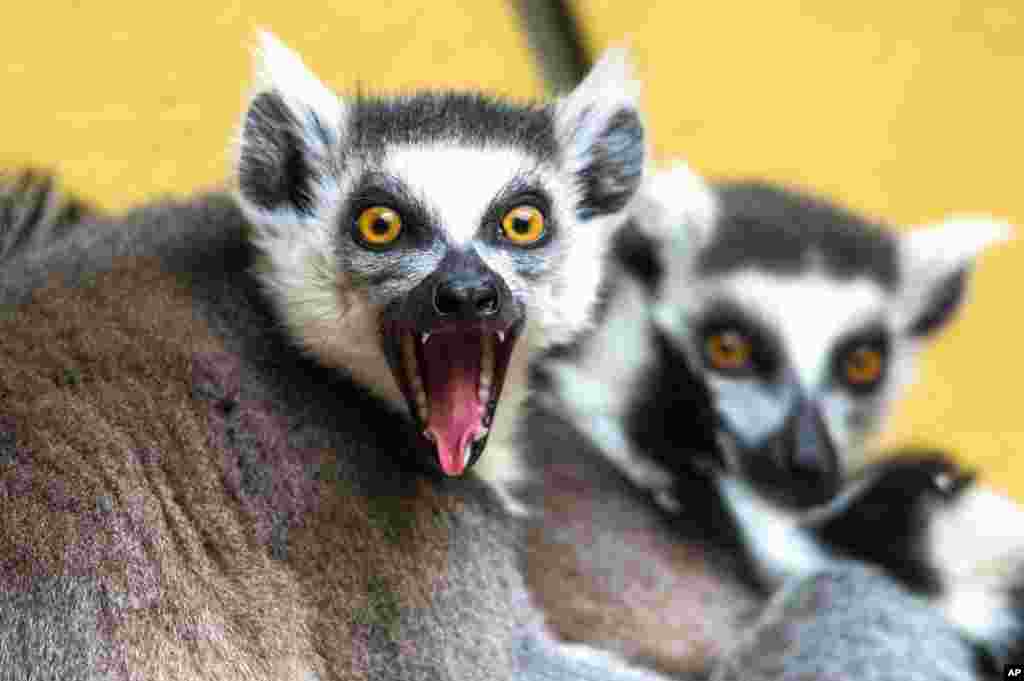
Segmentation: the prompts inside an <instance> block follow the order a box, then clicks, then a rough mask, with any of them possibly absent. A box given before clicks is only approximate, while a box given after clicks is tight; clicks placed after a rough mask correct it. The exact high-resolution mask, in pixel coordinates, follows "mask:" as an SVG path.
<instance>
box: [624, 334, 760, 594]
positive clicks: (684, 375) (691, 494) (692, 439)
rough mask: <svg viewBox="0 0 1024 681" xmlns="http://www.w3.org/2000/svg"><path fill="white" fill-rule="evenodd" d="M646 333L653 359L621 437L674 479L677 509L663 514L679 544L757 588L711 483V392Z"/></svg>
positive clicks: (715, 452) (716, 465) (661, 340)
mask: <svg viewBox="0 0 1024 681" xmlns="http://www.w3.org/2000/svg"><path fill="white" fill-rule="evenodd" d="M652 333H653V334H654V335H653V338H654V343H655V346H656V353H657V357H658V360H657V361H656V362H654V364H653V365H652V367H651V368H650V369H649V370H648V379H647V380H646V381H645V382H644V383H643V384H644V385H647V386H648V390H646V391H644V392H643V393H641V394H639V395H637V399H636V400H635V401H634V403H633V404H631V405H630V408H629V412H628V414H627V416H626V431H627V434H628V437H629V438H630V441H631V442H632V443H633V444H634V445H635V446H636V451H637V452H638V454H640V455H642V456H646V457H648V458H650V459H651V460H652V461H654V462H655V463H657V464H658V465H659V466H661V467H662V468H664V469H665V470H667V471H669V472H670V473H671V474H672V476H673V478H674V479H673V489H672V492H673V495H674V497H675V498H676V500H678V502H679V503H680V505H681V508H680V509H679V510H678V511H675V512H671V513H670V512H667V511H665V512H664V513H665V515H666V517H667V518H669V520H670V522H671V523H672V526H673V529H674V530H675V531H676V532H678V533H679V534H680V535H681V536H682V537H683V538H685V539H686V540H689V541H696V542H699V543H701V544H705V545H707V546H712V547H715V549H716V551H715V554H716V560H717V561H720V562H721V564H722V567H723V569H725V570H727V571H728V572H729V573H730V574H732V575H734V576H735V577H736V578H737V579H739V580H740V581H741V582H743V583H744V584H746V585H748V586H751V587H755V588H759V589H760V588H763V587H764V586H765V585H764V584H763V583H762V582H761V580H760V578H759V577H758V574H759V573H758V570H757V569H756V565H755V562H754V559H753V557H752V556H751V554H750V552H749V550H748V549H747V546H746V544H745V542H744V540H743V535H742V532H741V531H740V528H739V526H738V525H737V523H736V520H735V518H734V517H733V515H732V514H731V513H730V512H729V510H728V504H727V503H726V501H725V499H723V498H722V496H721V494H720V493H719V491H718V487H717V485H716V484H715V482H714V476H715V475H716V474H717V471H720V470H722V469H723V468H724V466H725V462H724V457H723V455H722V452H721V449H720V448H719V445H718V442H717V438H716V430H717V428H719V427H720V423H719V419H718V416H717V415H716V413H715V409H714V406H713V402H712V395H711V392H710V390H709V388H708V387H707V386H706V385H705V384H704V383H703V381H701V380H700V378H699V377H698V375H697V374H696V373H695V372H694V371H693V369H692V368H691V367H690V365H689V362H688V361H687V359H686V357H685V355H683V353H682V352H681V351H679V350H678V349H676V347H675V346H674V345H673V344H672V341H671V340H670V339H669V338H668V337H667V336H665V335H664V334H662V333H661V332H658V331H652ZM651 503H654V500H653V499H651ZM659 508H660V505H659Z"/></svg>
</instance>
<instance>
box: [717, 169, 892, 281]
mask: <svg viewBox="0 0 1024 681" xmlns="http://www.w3.org/2000/svg"><path fill="white" fill-rule="evenodd" d="M715 190H716V193H717V195H718V198H719V210H720V212H719V217H718V222H717V225H716V227H715V230H714V231H713V233H712V235H711V237H710V243H708V244H707V246H706V247H705V248H704V249H703V251H702V252H701V254H700V256H699V258H698V261H697V267H698V270H699V271H700V272H701V273H702V274H705V275H715V274H723V273H727V272H730V271H733V270H736V269H739V268H756V269H760V270H764V271H767V272H771V273H774V274H798V273H801V272H804V271H805V270H806V269H808V268H809V267H813V266H820V267H822V268H823V269H824V270H825V271H826V272H827V273H828V274H829V275H831V276H832V277H834V278H836V279H853V278H858V277H866V278H869V279H872V280H874V281H875V282H877V283H878V284H879V285H880V286H882V287H883V288H885V289H886V290H889V291H892V290H895V289H896V288H897V287H898V286H899V284H900V269H899V251H898V248H897V241H896V237H895V236H894V235H893V234H892V233H891V232H889V231H888V230H886V229H884V228H883V227H882V225H879V224H875V223H871V222H868V221H866V220H864V219H862V218H860V217H858V216H856V215H854V214H853V213H850V212H849V211H847V210H845V209H844V208H841V207H839V206H836V205H834V204H831V203H828V202H826V201H824V200H822V199H819V198H817V197H812V196H809V195H806V194H802V193H800V192H797V191H792V190H787V189H782V188H779V187H775V186H771V185H767V184H760V183H756V182H737V183H722V184H719V185H716V187H715Z"/></svg>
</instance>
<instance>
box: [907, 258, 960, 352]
mask: <svg viewBox="0 0 1024 681" xmlns="http://www.w3.org/2000/svg"><path fill="white" fill-rule="evenodd" d="M968 272H969V270H968V269H967V268H964V269H962V270H960V271H958V272H955V273H953V274H951V275H949V276H948V277H946V278H945V279H943V280H942V281H941V282H939V283H938V284H937V285H936V286H935V287H934V289H933V290H932V291H931V292H930V298H931V299H930V300H929V301H928V305H927V307H926V308H925V309H924V310H923V311H922V312H921V314H920V315H919V316H918V318H917V319H916V320H915V321H914V323H913V324H912V325H911V326H910V333H911V334H912V335H914V336H927V335H930V334H933V333H935V332H936V331H938V330H939V329H941V328H942V327H943V326H945V325H946V324H947V323H948V322H949V321H950V319H952V317H953V314H954V313H955V312H956V310H957V308H959V307H960V303H962V302H963V300H964V293H965V292H966V290H967V275H968Z"/></svg>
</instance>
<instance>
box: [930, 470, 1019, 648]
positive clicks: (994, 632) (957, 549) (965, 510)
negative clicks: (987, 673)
mask: <svg viewBox="0 0 1024 681" xmlns="http://www.w3.org/2000/svg"><path fill="white" fill-rule="evenodd" d="M928 545H929V548H930V552H931V556H932V559H933V564H934V565H937V566H940V569H941V574H942V580H943V591H944V595H943V596H942V597H941V607H942V608H943V610H944V611H945V613H946V616H947V617H949V618H950V619H951V620H952V621H953V622H955V623H956V624H958V625H959V626H960V627H962V628H963V629H965V630H966V631H967V632H968V633H969V634H970V635H971V636H973V637H974V638H976V639H978V640H981V641H987V642H990V643H995V644H996V645H999V644H1001V643H1004V642H1006V641H1009V640H1010V638H1011V637H1012V636H1015V635H1019V634H1020V631H1019V627H1020V623H1019V622H1018V621H1017V619H1016V617H1015V613H1014V612H1013V611H1012V609H1011V607H1012V603H1011V600H1010V591H1011V589H1014V588H1019V587H1020V584H1021V582H1022V580H1024V510H1022V509H1021V508H1020V507H1019V506H1017V505H1016V504H1015V503H1013V502H1012V501H1011V500H1009V499H1007V498H1006V497H1003V496H1001V495H999V494H996V493H995V492H992V491H990V490H986V489H980V488H979V489H973V490H969V491H967V492H966V493H965V494H964V495H963V497H962V498H961V499H959V500H958V501H957V502H956V503H955V504H953V505H952V506H951V507H949V508H948V509H943V510H942V511H940V512H939V513H938V514H937V515H936V517H935V518H934V520H933V521H932V524H931V526H930V532H929V535H928Z"/></svg>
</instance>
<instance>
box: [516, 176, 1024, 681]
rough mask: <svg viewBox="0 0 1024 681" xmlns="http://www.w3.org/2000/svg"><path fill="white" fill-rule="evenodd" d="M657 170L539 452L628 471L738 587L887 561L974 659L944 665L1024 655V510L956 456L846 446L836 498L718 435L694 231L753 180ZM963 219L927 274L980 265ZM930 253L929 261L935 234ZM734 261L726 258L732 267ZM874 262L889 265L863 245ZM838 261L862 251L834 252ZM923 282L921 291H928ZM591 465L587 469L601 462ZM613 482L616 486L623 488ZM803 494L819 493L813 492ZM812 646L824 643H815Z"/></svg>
mask: <svg viewBox="0 0 1024 681" xmlns="http://www.w3.org/2000/svg"><path fill="white" fill-rule="evenodd" d="M659 181H660V184H659ZM653 184H654V185H655V187H656V191H652V190H651V185H648V187H647V188H646V190H647V191H646V192H644V191H643V190H642V193H641V198H640V201H639V202H638V204H637V206H638V209H637V211H636V215H637V216H638V217H639V219H640V220H646V221H644V222H635V223H633V224H631V225H628V226H627V227H625V228H624V229H623V230H622V231H621V232H620V234H619V239H618V242H617V245H616V249H615V257H614V260H615V261H616V264H615V271H616V272H617V273H618V276H617V277H616V278H615V279H614V280H613V281H612V283H611V285H610V294H609V297H608V300H606V301H605V307H604V315H605V318H604V320H603V323H602V325H601V326H600V328H599V329H598V330H597V331H596V333H595V334H593V335H592V336H590V337H588V338H587V340H586V341H585V342H583V343H582V344H581V345H579V346H578V347H575V348H572V349H570V350H567V351H566V352H563V353H561V354H560V355H558V356H556V357H554V358H552V359H551V361H549V362H548V363H547V364H546V365H545V366H543V367H542V368H541V370H539V371H538V372H537V378H538V385H540V386H542V389H541V390H540V391H539V396H538V400H537V403H536V405H535V409H534V410H533V412H532V413H531V414H530V416H529V417H528V419H527V422H526V424H525V426H524V428H523V433H524V440H525V446H524V451H525V456H526V458H527V461H528V466H530V465H532V466H535V467H537V469H538V470H542V471H543V470H545V469H548V470H554V469H557V468H559V467H560V466H561V467H567V468H568V469H573V470H580V471H586V470H587V469H590V471H591V472H590V474H589V475H590V476H591V481H592V483H593V486H594V488H595V489H597V488H599V487H601V486H602V485H604V483H602V482H600V480H604V479H607V476H608V475H614V476H621V477H622V479H623V480H624V481H628V486H629V488H630V489H632V490H633V492H632V494H634V495H635V498H636V503H637V504H639V505H638V506H637V508H640V507H641V506H644V505H649V506H651V507H657V508H658V509H660V511H659V512H660V513H661V514H663V516H664V518H665V521H666V522H667V523H668V524H669V525H670V526H671V528H672V531H673V532H674V533H675V534H676V536H677V538H678V541H680V542H683V543H686V544H688V545H692V546H701V547H704V548H705V549H706V550H707V555H709V556H710V557H711V558H710V559H709V560H711V562H712V564H713V565H715V566H717V567H715V568H713V570H714V571H715V573H716V574H717V575H718V576H719V577H720V579H721V581H722V584H723V585H725V584H734V585H735V584H743V585H746V586H748V587H749V588H751V589H753V590H754V592H756V593H760V594H762V597H766V596H767V595H768V594H771V593H773V592H774V591H775V590H776V589H778V588H779V587H780V586H782V585H783V584H787V583H792V582H793V581H794V580H800V579H807V578H809V577H811V576H813V575H815V574H818V573H820V572H822V571H829V570H834V569H837V568H841V566H843V565H846V564H848V562H849V561H854V562H856V563H863V564H866V565H869V566H871V567H872V568H874V569H879V570H881V571H882V572H883V573H884V574H886V575H888V577H889V578H891V579H893V580H895V581H896V582H898V583H899V584H900V585H902V587H903V588H904V589H906V590H908V591H909V592H910V593H911V594H914V596H915V597H920V598H924V599H925V600H926V602H927V603H930V604H931V605H932V606H933V609H934V612H936V613H941V614H942V616H943V617H944V620H945V621H947V622H949V623H951V624H952V625H953V626H954V627H955V628H956V630H957V631H958V632H959V635H960V636H961V637H962V640H963V641H964V642H965V645H967V646H969V647H970V650H971V651H972V655H971V659H972V660H973V662H972V665H973V667H972V668H971V669H961V673H962V675H960V676H955V675H954V676H951V677H948V678H981V677H983V676H984V675H985V674H987V673H990V672H991V670H994V669H996V667H997V665H1001V664H1002V663H1004V662H1008V661H1013V660H1020V659H1021V656H1022V655H1024V512H1022V510H1021V509H1020V508H1019V507H1017V506H1016V505H1015V504H1014V503H1012V502H1011V501H1010V500H1008V499H1006V498H1004V497H1002V496H1001V495H998V494H996V493H995V492H992V491H989V490H987V489H984V488H982V487H980V486H979V485H978V484H976V483H975V480H974V476H973V475H972V474H971V473H969V472H966V471H964V470H962V469H961V468H960V467H959V466H958V465H957V464H956V463H955V462H954V460H953V459H952V458H951V457H950V456H949V455H947V454H944V453H941V452H934V451H917V452H901V453H899V455H897V456H893V457H891V458H886V459H885V460H884V461H881V462H879V463H876V464H873V465H864V464H863V460H862V459H861V457H862V456H863V453H862V452H861V451H860V450H859V449H857V448H855V447H850V448H848V450H847V451H845V452H843V454H844V456H843V459H842V460H843V463H844V465H843V468H842V470H841V480H840V483H839V486H838V491H837V492H836V493H835V494H818V493H816V492H814V491H813V490H810V492H811V493H810V494H805V493H807V492H808V490H806V489H800V488H801V487H804V486H806V484H807V483H806V481H805V480H803V479H800V478H798V477H795V476H794V477H793V478H792V479H791V480H790V485H791V486H792V487H793V488H795V489H793V490H786V489H784V487H785V479H783V480H782V482H781V483H780V482H779V480H778V479H777V478H776V479H775V481H774V482H773V486H772V487H770V488H768V489H766V488H765V487H764V485H763V481H762V480H759V479H756V478H752V477H751V476H750V475H749V474H748V471H749V470H750V469H749V468H748V467H747V466H743V465H737V462H736V460H735V457H736V454H735V451H734V450H731V449H730V446H729V444H730V443H729V441H728V439H729V438H728V437H726V436H725V435H724V434H723V430H724V427H723V422H724V418H725V416H724V415H723V413H722V412H721V410H720V409H719V406H718V404H717V397H718V395H717V394H716V392H715V388H714V385H713V382H711V381H709V380H708V379H707V375H706V372H705V371H703V370H701V369H698V368H696V367H695V361H699V360H697V359H696V358H695V356H694V354H693V353H692V352H691V351H690V350H691V348H690V346H689V344H688V342H687V339H686V338H684V337H683V336H684V335H685V334H686V333H687V332H688V328H687V326H686V324H685V320H686V319H687V314H686V313H687V312H689V311H690V310H687V309H686V305H687V304H689V301H690V298H689V296H690V295H691V291H690V290H689V289H690V287H691V286H692V285H693V284H694V282H693V279H692V276H693V275H692V272H693V263H694V261H695V259H699V258H700V256H701V252H702V251H701V249H702V246H701V242H700V240H699V239H695V238H694V234H695V233H697V234H701V235H704V237H706V238H707V239H709V240H713V238H714V237H713V236H707V235H713V234H714V232H715V221H716V220H717V219H719V218H718V216H720V215H722V214H728V213H729V212H730V211H734V209H735V206H730V205H722V203H720V202H721V201H729V200H736V199H737V197H743V196H749V194H747V193H746V190H744V188H743V186H742V185H736V184H730V185H726V186H718V187H710V188H709V187H707V185H705V184H704V182H703V181H702V180H700V179H699V178H698V177H696V176H695V175H693V174H692V173H691V172H690V171H689V170H688V169H685V168H676V169H674V170H673V171H672V172H671V173H667V174H663V175H662V176H660V177H658V176H656V177H655V180H654V182H653ZM750 190H751V191H753V192H774V193H777V194H778V195H779V197H780V198H779V199H776V200H775V203H776V204H777V203H778V202H779V200H783V201H789V202H790V203H789V207H790V210H791V211H792V213H791V215H792V216H795V217H797V218H802V219H804V220H808V219H812V218H813V217H814V216H815V212H816V213H817V215H818V217H821V216H822V215H828V214H830V213H829V212H830V211H835V210H837V209H834V208H832V207H831V206H830V205H829V204H827V203H825V202H823V201H820V200H819V199H809V198H808V199H802V198H800V197H799V196H798V195H792V194H790V195H787V194H786V191H785V190H782V189H778V188H771V187H766V186H764V185H751V186H750ZM787 196H788V197H790V198H787ZM669 197H671V199H670V198H669ZM723 197H725V198H723ZM801 201H804V203H802V204H801ZM755 205H756V202H755ZM748 210H749V207H748ZM832 214H834V213H832ZM850 219H851V220H855V219H857V218H856V217H855V216H851V217H850ZM818 228H819V229H820V230H822V237H823V238H830V237H829V235H828V234H827V230H828V225H827V224H819V225H818ZM964 229H966V227H961V228H950V229H949V230H947V248H946V249H945V253H944V254H943V257H939V256H938V255H937V250H935V248H936V247H935V245H932V246H931V248H932V249H933V250H932V251H931V253H932V255H933V256H935V257H933V258H932V259H931V260H930V262H931V270H930V271H929V272H928V275H929V276H931V277H936V279H938V280H941V279H942V277H941V275H942V273H943V270H942V269H941V267H942V261H943V259H945V260H946V261H947V262H949V263H951V266H953V265H955V266H956V267H957V268H963V267H967V266H968V265H969V264H970V259H971V258H972V257H973V256H974V254H975V253H977V251H978V250H980V248H979V247H978V246H977V245H971V244H979V243H981V244H983V243H985V242H984V239H985V238H986V237H985V235H984V234H981V235H980V236H979V234H978V233H977V231H976V232H975V234H974V235H973V236H970V235H968V236H965V237H963V238H962V239H961V241H960V243H961V244H964V246H963V250H962V251H960V253H962V254H963V256H962V257H959V256H957V252H956V248H957V236H956V233H957V232H958V231H961V232H962V231H964ZM982 231H983V230H982ZM996 231H997V232H998V231H999V229H998V228H997V230H996ZM990 233H991V231H990ZM846 238H847V239H849V238H850V234H849V233H848V234H847V236H846ZM880 238H884V239H892V237H887V236H881V237H880ZM978 239H982V240H983V241H981V242H979V241H977V240H978ZM704 243H705V246H704V247H706V244H707V243H708V242H707V241H705V242H704ZM737 243H740V242H739V241H737ZM893 243H894V244H895V242H893ZM909 243H911V241H910V240H907V241H905V242H904V244H909ZM749 246H750V249H751V250H750V251H749V255H748V257H747V258H746V259H745V260H744V259H743V257H742V254H737V253H731V254H729V257H730V258H734V259H735V262H733V263H731V264H730V265H729V267H730V268H736V269H744V268H754V269H756V268H757V259H758V241H757V237H756V236H752V237H751V238H750V240H749ZM878 250H884V249H883V248H880V249H878ZM864 252H865V251H862V253H864ZM906 252H907V248H906V247H904V248H903V250H902V251H901V250H899V249H895V251H894V253H895V254H896V255H897V256H900V254H902V256H901V257H906ZM921 256H922V260H927V259H928V258H927V257H926V254H925V250H924V247H922V251H921ZM727 259H728V258H726V257H721V258H720V263H724V262H725V261H726V260H727ZM909 259H910V260H911V261H913V258H912V257H911V258H909ZM869 261H870V262H876V260H872V259H871V258H865V262H869ZM776 262H778V259H776ZM906 262H907V260H902V261H901V260H900V259H899V257H897V258H895V259H894V261H893V264H894V267H896V268H897V271H896V272H894V276H902V277H903V281H904V282H906V281H907V280H908V279H910V280H912V279H913V276H914V273H913V272H912V271H908V270H907V269H906V268H904V269H903V270H902V271H898V268H899V267H900V266H902V265H903V264H905V263H906ZM956 263H959V265H957V264H956ZM837 266H840V267H841V266H849V263H846V264H845V265H844V264H843V263H841V262H838V261H837ZM722 267H723V268H724V267H725V265H722ZM922 267H923V265H922ZM945 271H946V272H949V271H951V270H945ZM940 285H941V284H940ZM957 291H958V296H957V297H956V299H955V300H951V301H946V300H943V299H942V298H941V296H937V297H934V298H931V300H933V301H935V305H939V306H945V307H946V308H948V309H944V310H942V312H941V314H940V313H936V314H933V315H932V322H933V327H935V328H937V327H940V326H941V325H942V322H943V321H944V320H945V319H948V318H949V316H950V315H951V314H952V311H953V310H954V309H955V308H956V306H957V303H958V302H959V300H960V297H959V293H961V292H962V282H959V283H958V284H957ZM917 294H918V295H920V296H922V297H926V296H928V295H930V292H929V291H927V290H918V291H917ZM894 297H896V296H895V294H894ZM903 300H904V301H907V300H908V299H907V298H906V297H904V298H903ZM906 304H907V305H908V306H910V307H914V309H915V310H916V312H917V313H918V316H917V319H919V320H920V319H925V318H927V316H928V314H930V313H929V310H928V309H927V306H926V305H925V304H924V302H922V303H920V305H919V306H917V307H915V305H918V303H915V302H910V303H906ZM936 309H937V308H935V307H933V308H932V310H936ZM935 328H929V329H928V331H929V332H931V331H934V330H935ZM811 359H813V358H811ZM884 415H885V414H882V416H884ZM612 470H614V471H615V472H614V473H612V472H611V471H612ZM579 475H580V478H581V479H586V478H587V475H588V474H587V473H585V472H581V473H580V474H579ZM541 477H545V476H541ZM577 482H578V481H577ZM780 485H781V488H780ZM578 486H579V485H577V489H578ZM525 489H526V492H525V493H524V494H525V497H526V498H527V499H528V500H529V501H528V503H529V502H533V503H534V504H536V506H535V508H538V507H539V508H542V507H543V505H544V503H545V499H546V498H547V500H548V503H550V499H551V498H557V496H558V495H559V494H560V493H561V492H560V490H559V489H558V483H557V482H552V477H551V476H550V475H548V476H546V479H545V480H544V481H543V482H541V483H539V484H535V485H528V486H526V487H525ZM604 489H605V493H610V492H608V490H613V489H616V488H615V487H614V485H613V486H611V487H609V486H607V485H605V486H604ZM787 492H789V493H788V494H787ZM801 495H803V496H801ZM807 498H813V499H817V502H816V503H806V502H804V503H801V499H807ZM540 515H541V520H540V521H539V522H541V523H543V522H544V520H543V512H542V513H541V514H540ZM595 522H596V521H595ZM613 569H614V568H613V567H611V566H609V571H611V570H613ZM869 619H870V618H869ZM889 634H890V635H891V637H892V639H893V640H894V641H896V643H894V645H896V646H899V645H911V643H908V642H906V641H901V640H900V632H898V631H892V632H889ZM937 636H938V634H937ZM841 644H842V641H836V640H823V641H821V642H819V645H820V653H821V654H822V655H825V654H832V653H834V652H835V650H834V647H835V646H837V645H841ZM953 653H954V651H950V655H951V656H952V655H953ZM809 654H810V655H811V656H812V657H813V655H814V654H815V653H814V650H813V649H812V650H811V651H810V653H809ZM956 655H958V656H960V651H956ZM840 658H841V655H840ZM889 658H891V656H889ZM851 659H852V658H851ZM957 659H964V658H962V656H960V657H958V658H957ZM912 662H913V663H916V662H919V661H911V660H908V661H907V664H908V667H907V668H906V669H904V670H902V671H901V670H893V669H891V668H889V669H886V668H882V667H885V665H888V664H890V662H886V663H885V664H884V665H882V667H880V668H879V669H877V670H874V671H872V672H871V674H874V675H870V674H868V673H867V672H864V674H865V675H863V676H861V675H857V676H856V677H857V678H910V665H911V664H912ZM939 662H941V660H940V661H939ZM880 664H881V663H880ZM951 664H952V663H951ZM954 666H955V665H954ZM794 669H798V668H794ZM765 678H768V677H765ZM773 678H774V677H773ZM780 678H781V677H780ZM786 678H789V677H786ZM851 678H852V677H851ZM915 678H916V677H915ZM921 678H924V677H921ZM944 678H945V677H944Z"/></svg>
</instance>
